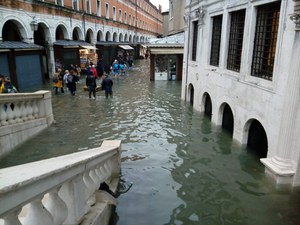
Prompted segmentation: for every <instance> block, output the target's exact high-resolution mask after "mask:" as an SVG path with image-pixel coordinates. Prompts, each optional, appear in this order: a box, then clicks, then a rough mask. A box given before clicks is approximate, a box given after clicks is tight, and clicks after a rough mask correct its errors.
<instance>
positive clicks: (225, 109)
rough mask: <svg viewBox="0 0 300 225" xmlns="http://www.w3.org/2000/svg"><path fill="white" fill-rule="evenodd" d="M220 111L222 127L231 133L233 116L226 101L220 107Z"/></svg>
mask: <svg viewBox="0 0 300 225" xmlns="http://www.w3.org/2000/svg"><path fill="white" fill-rule="evenodd" d="M220 113H221V115H222V128H224V129H225V130H227V131H228V132H229V133H230V134H231V135H233V130H234V117H233V113H232V110H231V107H230V106H229V105H228V104H227V103H223V104H222V105H221V107H220Z"/></svg>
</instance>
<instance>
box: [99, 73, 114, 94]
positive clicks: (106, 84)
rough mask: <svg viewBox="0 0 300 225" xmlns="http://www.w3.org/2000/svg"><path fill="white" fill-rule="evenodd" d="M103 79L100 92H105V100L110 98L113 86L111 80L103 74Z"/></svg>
mask: <svg viewBox="0 0 300 225" xmlns="http://www.w3.org/2000/svg"><path fill="white" fill-rule="evenodd" d="M104 76H105V77H104V79H103V81H102V90H104V91H105V96H106V98H108V95H110V97H112V93H113V92H112V86H113V84H114V83H113V81H112V79H111V78H110V77H109V76H108V75H107V74H105V75H104Z"/></svg>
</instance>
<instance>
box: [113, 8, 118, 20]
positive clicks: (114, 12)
mask: <svg viewBox="0 0 300 225" xmlns="http://www.w3.org/2000/svg"><path fill="white" fill-rule="evenodd" d="M113 20H117V12H116V7H114V6H113Z"/></svg>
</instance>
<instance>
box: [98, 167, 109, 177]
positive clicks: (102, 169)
mask: <svg viewBox="0 0 300 225" xmlns="http://www.w3.org/2000/svg"><path fill="white" fill-rule="evenodd" d="M100 171H101V174H102V176H103V179H104V181H105V180H107V179H108V178H109V174H108V171H107V170H106V169H105V167H104V164H103V165H102V166H101V167H100Z"/></svg>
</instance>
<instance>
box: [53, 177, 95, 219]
mask: <svg viewBox="0 0 300 225" xmlns="http://www.w3.org/2000/svg"><path fill="white" fill-rule="evenodd" d="M58 194H59V196H60V198H61V199H62V200H63V201H64V202H65V203H66V205H67V208H68V216H67V218H66V220H65V221H64V223H65V224H78V223H79V222H80V221H81V220H82V217H83V216H84V215H85V214H86V213H87V212H88V211H89V210H90V207H89V206H88V205H87V199H88V198H89V196H88V193H87V189H86V186H85V184H84V182H83V175H82V174H80V175H78V176H76V177H75V178H74V179H73V180H72V181H69V182H66V183H64V184H63V185H62V187H61V188H60V190H59V192H58Z"/></svg>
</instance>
